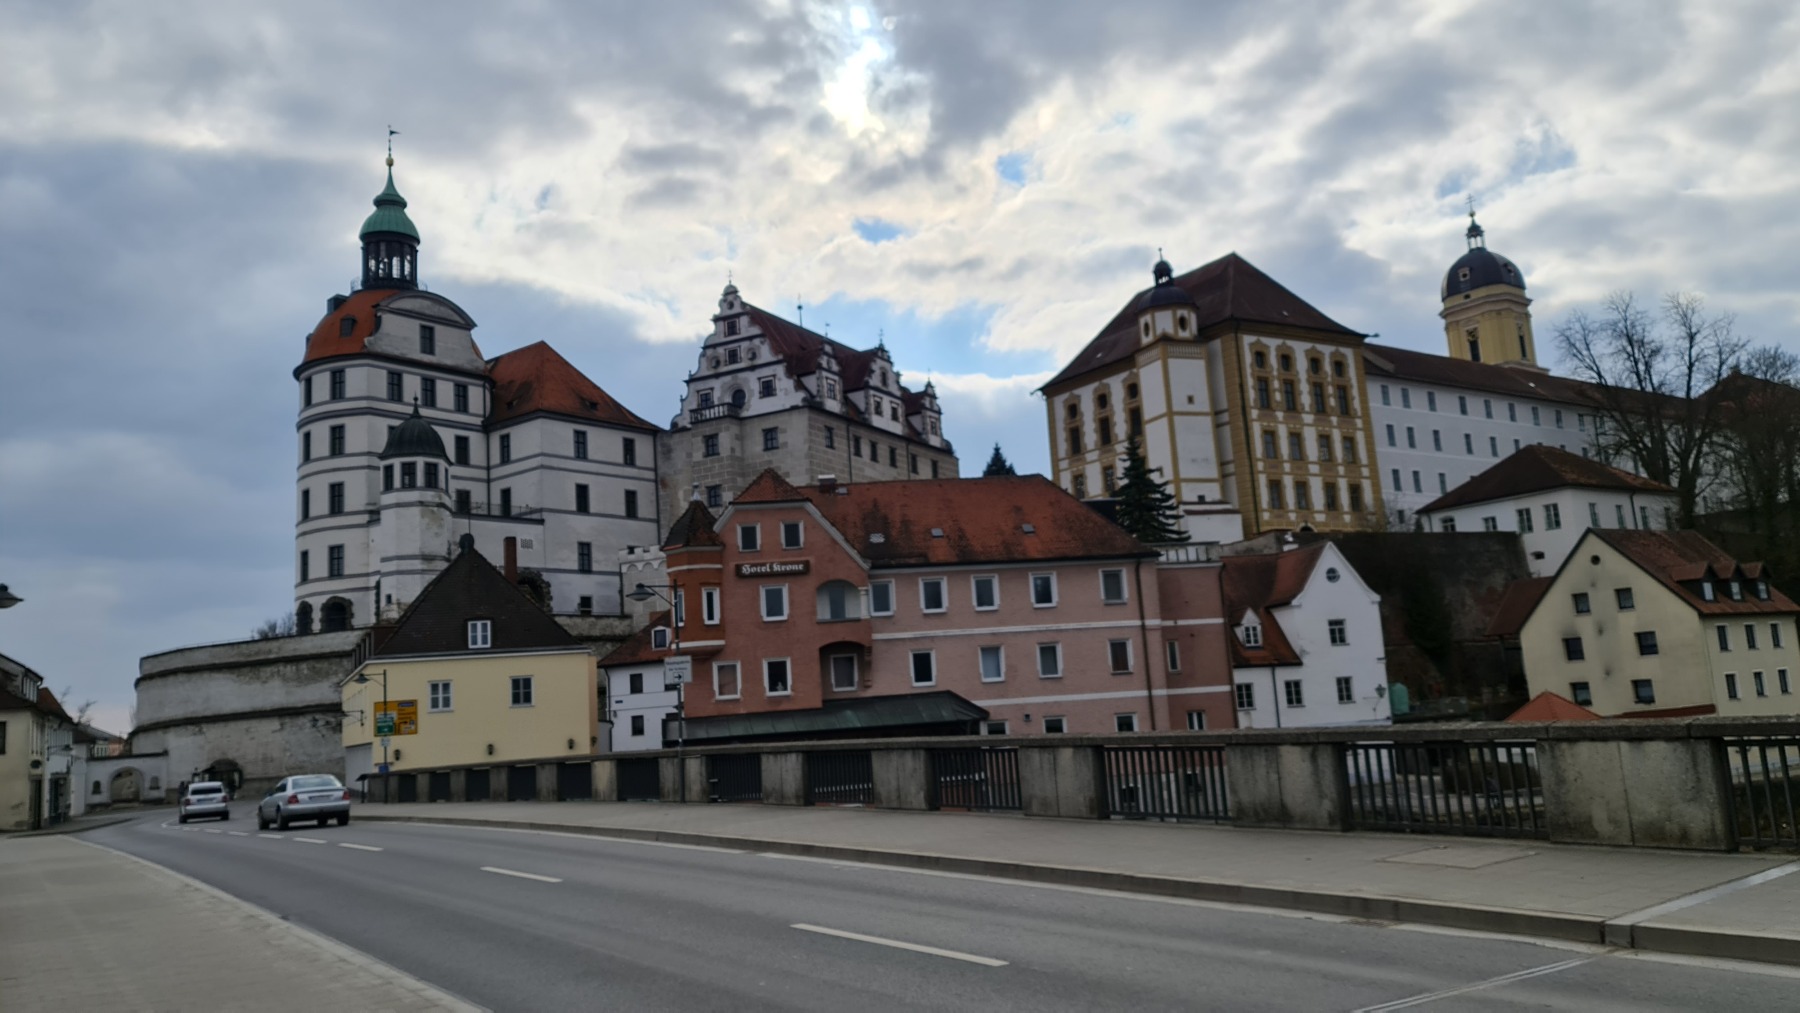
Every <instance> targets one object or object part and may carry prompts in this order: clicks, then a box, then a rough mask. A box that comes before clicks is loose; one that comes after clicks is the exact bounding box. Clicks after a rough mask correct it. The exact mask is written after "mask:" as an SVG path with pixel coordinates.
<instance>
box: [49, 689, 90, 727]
mask: <svg viewBox="0 0 1800 1013" xmlns="http://www.w3.org/2000/svg"><path fill="white" fill-rule="evenodd" d="M56 697H57V699H58V700H59V701H61V702H62V705H63V710H64V711H65V712H66V713H67V714H68V715H69V717H70V718H71V719H72V720H73V721H74V722H75V723H76V724H78V725H85V724H87V719H88V715H89V714H91V713H93V710H94V706H95V704H97V703H98V702H99V701H96V700H83V701H81V702H80V703H76V702H75V686H74V684H73V683H71V684H70V685H67V686H64V687H63V690H62V692H61V693H58V694H56Z"/></svg>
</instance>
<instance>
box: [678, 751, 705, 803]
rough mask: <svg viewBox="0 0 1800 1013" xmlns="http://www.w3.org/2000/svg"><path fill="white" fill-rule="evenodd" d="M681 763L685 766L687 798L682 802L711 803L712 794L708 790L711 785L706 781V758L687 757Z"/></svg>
mask: <svg viewBox="0 0 1800 1013" xmlns="http://www.w3.org/2000/svg"><path fill="white" fill-rule="evenodd" d="M681 762H682V763H685V764H687V798H685V799H683V800H682V801H684V802H710V801H712V792H711V791H709V790H708V789H709V788H710V787H711V785H710V784H708V783H707V780H706V757H704V756H687V757H683V758H682V759H681Z"/></svg>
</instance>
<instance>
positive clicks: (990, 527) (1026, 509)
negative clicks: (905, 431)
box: [732, 470, 1154, 568]
mask: <svg viewBox="0 0 1800 1013" xmlns="http://www.w3.org/2000/svg"><path fill="white" fill-rule="evenodd" d="M799 501H805V502H810V503H812V504H813V506H814V507H815V508H817V509H818V511H819V513H820V514H821V515H823V516H824V517H825V519H826V520H827V521H830V522H831V525H832V527H834V528H836V529H837V530H838V533H839V534H841V535H842V536H843V537H844V540H845V541H846V542H848V543H849V544H850V546H851V547H852V548H853V549H855V550H856V551H857V552H858V553H859V554H860V555H861V556H862V557H863V558H864V559H867V560H868V561H869V563H870V565H871V567H873V568H880V567H898V566H930V565H958V564H964V563H1007V562H1034V561H1045V562H1048V561H1053V560H1073V559H1119V558H1124V557H1133V556H1151V555H1154V552H1153V550H1151V549H1148V548H1146V547H1145V546H1144V544H1143V543H1142V542H1139V541H1138V540H1137V539H1135V538H1133V537H1131V535H1129V534H1127V533H1126V532H1125V530H1124V529H1123V528H1120V527H1119V526H1118V525H1116V524H1113V523H1112V522H1111V521H1108V520H1107V519H1105V518H1104V517H1101V516H1100V515H1099V514H1096V513H1094V512H1093V511H1092V510H1089V509H1088V508H1087V507H1086V506H1084V505H1082V503H1081V501H1080V500H1077V499H1075V498H1074V497H1073V496H1070V495H1069V494H1068V493H1066V492H1064V491H1062V490H1061V489H1059V488H1057V487H1056V486H1055V485H1054V484H1052V483H1051V482H1049V481H1048V480H1046V479H1045V478H1043V477H1042V476H1040V475H1025V476H1017V477H1014V476H1006V477H997V478H945V479H919V480H916V481H901V482H861V483H851V484H845V485H838V486H836V487H835V489H833V490H832V491H829V492H827V491H824V490H822V489H820V488H819V487H818V486H807V487H806V488H803V489H801V488H796V487H795V486H793V485H792V484H790V483H789V482H787V481H786V480H785V479H783V478H782V477H781V476H779V475H777V474H775V472H774V471H772V470H770V471H764V472H763V473H762V474H761V475H758V476H757V477H756V480H755V481H753V482H751V483H750V486H749V487H748V488H746V489H745V490H744V492H743V493H742V494H741V495H740V496H738V498H737V499H736V500H735V501H733V503H732V507H733V509H736V508H738V507H741V506H751V505H754V504H757V503H789V502H799ZM1027 529H1029V530H1027ZM934 532H935V533H934Z"/></svg>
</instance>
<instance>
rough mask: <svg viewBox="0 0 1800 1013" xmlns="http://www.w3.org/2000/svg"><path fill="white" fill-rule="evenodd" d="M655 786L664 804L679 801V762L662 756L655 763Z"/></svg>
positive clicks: (676, 759) (671, 757) (673, 758)
mask: <svg viewBox="0 0 1800 1013" xmlns="http://www.w3.org/2000/svg"><path fill="white" fill-rule="evenodd" d="M656 786H657V789H658V790H659V791H660V792H661V793H662V800H663V801H664V802H679V801H681V760H679V759H678V758H676V757H673V756H664V757H662V758H660V759H658V760H657V761H656Z"/></svg>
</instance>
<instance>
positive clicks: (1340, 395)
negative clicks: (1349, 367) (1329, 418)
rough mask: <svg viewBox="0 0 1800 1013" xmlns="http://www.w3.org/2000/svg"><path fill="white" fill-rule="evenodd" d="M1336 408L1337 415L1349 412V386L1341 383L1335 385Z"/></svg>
mask: <svg viewBox="0 0 1800 1013" xmlns="http://www.w3.org/2000/svg"><path fill="white" fill-rule="evenodd" d="M1337 410H1338V414H1339V415H1348V414H1350V388H1349V387H1346V386H1344V385H1343V384H1341V383H1340V384H1338V387H1337Z"/></svg>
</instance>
